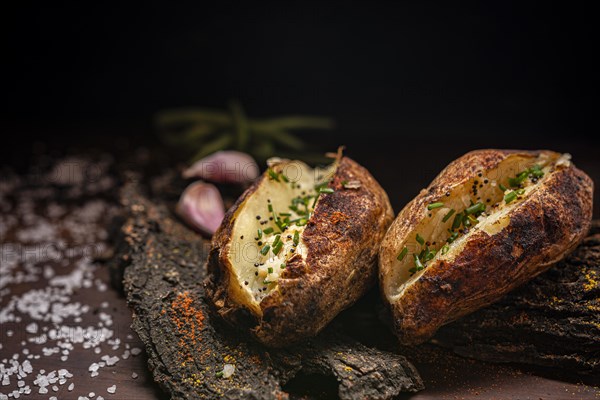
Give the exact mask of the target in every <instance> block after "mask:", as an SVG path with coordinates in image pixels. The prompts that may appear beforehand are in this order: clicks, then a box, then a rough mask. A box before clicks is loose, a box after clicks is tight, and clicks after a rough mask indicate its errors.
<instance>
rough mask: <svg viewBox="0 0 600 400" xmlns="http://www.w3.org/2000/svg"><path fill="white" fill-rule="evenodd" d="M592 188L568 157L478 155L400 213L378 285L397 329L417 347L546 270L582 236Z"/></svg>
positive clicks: (384, 249) (457, 164)
mask: <svg viewBox="0 0 600 400" xmlns="http://www.w3.org/2000/svg"><path fill="white" fill-rule="evenodd" d="M592 194H593V183H592V181H591V179H590V178H589V177H588V176H587V175H586V174H585V173H583V172H582V171H580V170H579V169H577V168H575V166H574V165H573V164H572V163H571V161H570V156H569V155H568V154H559V153H555V152H552V151H515V150H479V151H473V152H470V153H468V154H466V155H464V156H462V157H460V158H459V159H457V160H455V161H454V162H452V163H451V164H450V165H448V166H447V167H446V168H445V169H444V170H443V171H442V172H441V173H440V174H439V175H438V176H437V177H436V178H435V179H434V181H433V182H432V183H431V184H430V185H429V187H428V188H427V189H424V190H422V191H421V193H420V194H419V195H418V196H417V197H416V198H415V199H414V200H412V201H411V202H410V203H409V204H408V205H407V206H406V207H405V208H404V209H403V210H402V211H401V212H400V213H399V214H398V216H397V218H396V219H395V221H394V222H393V223H392V225H391V227H390V229H389V230H388V232H387V233H386V236H385V238H384V240H383V242H382V244H381V250H380V254H379V280H380V288H381V291H382V295H383V298H384V302H385V303H386V305H387V306H388V309H389V316H390V317H391V322H392V324H393V328H394V331H395V333H396V334H397V336H398V337H399V339H400V341H401V342H402V343H404V344H418V343H421V342H423V341H425V340H427V339H429V338H430V337H431V336H432V335H433V334H434V333H435V332H436V330H437V329H438V328H439V327H440V326H442V325H444V324H446V323H448V322H451V321H453V320H456V319H457V318H459V317H461V316H463V315H466V314H468V313H470V312H472V311H475V310H476V309H478V308H481V307H483V306H486V305H488V304H490V303H492V302H494V301H496V300H497V299H499V298H500V297H501V296H502V295H503V294H505V293H507V292H508V291H510V290H512V289H513V288H515V287H517V286H519V285H521V284H522V283H524V282H526V281H528V280H529V279H531V278H533V277H534V276H536V275H538V274H539V273H541V272H543V271H544V270H546V269H547V268H548V267H549V266H550V265H552V264H553V263H556V262H557V261H558V260H560V259H561V258H563V257H564V256H565V255H566V254H567V253H568V252H570V251H571V250H573V249H574V248H575V247H576V246H577V244H578V243H579V242H580V241H581V240H582V239H583V237H584V235H585V234H586V232H587V231H588V229H589V227H590V223H591V217H592Z"/></svg>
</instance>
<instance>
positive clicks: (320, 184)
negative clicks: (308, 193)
mask: <svg viewBox="0 0 600 400" xmlns="http://www.w3.org/2000/svg"><path fill="white" fill-rule="evenodd" d="M328 184H329V182H328V181H325V182H321V183H319V184H318V185H315V190H316V191H317V192H318V191H319V190H321V189H322V188H324V187H327V185H328Z"/></svg>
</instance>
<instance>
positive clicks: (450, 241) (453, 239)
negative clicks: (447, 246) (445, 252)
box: [446, 232, 458, 243]
mask: <svg viewBox="0 0 600 400" xmlns="http://www.w3.org/2000/svg"><path fill="white" fill-rule="evenodd" d="M457 237H458V232H452V233H451V234H450V237H449V238H448V239H447V240H446V241H447V242H448V243H452V242H454V241H455V240H456V238H457Z"/></svg>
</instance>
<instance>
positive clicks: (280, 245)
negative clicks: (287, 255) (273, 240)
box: [273, 242, 283, 255]
mask: <svg viewBox="0 0 600 400" xmlns="http://www.w3.org/2000/svg"><path fill="white" fill-rule="evenodd" d="M281 247H283V242H278V243H277V244H276V245H275V246H273V254H275V255H277V254H279V252H280V251H281Z"/></svg>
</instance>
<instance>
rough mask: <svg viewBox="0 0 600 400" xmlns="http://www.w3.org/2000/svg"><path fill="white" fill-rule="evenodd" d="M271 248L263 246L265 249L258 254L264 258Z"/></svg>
mask: <svg viewBox="0 0 600 400" xmlns="http://www.w3.org/2000/svg"><path fill="white" fill-rule="evenodd" d="M270 248H271V246H269V245H268V244H267V245H265V247H263V248H262V249H261V251H260V254H262V255H263V256H266V255H267V253H268V252H269V249H270Z"/></svg>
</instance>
